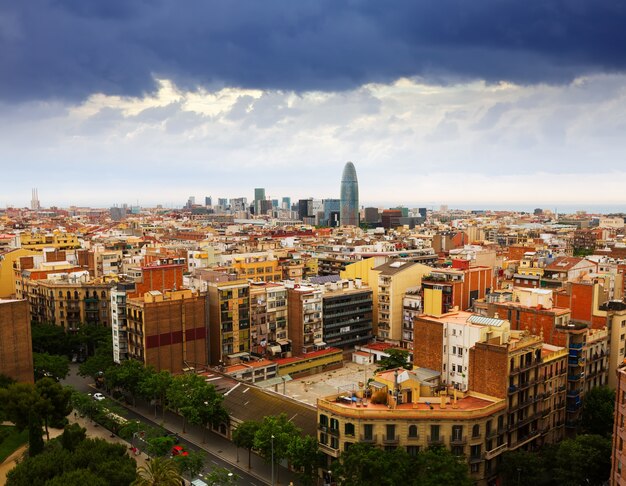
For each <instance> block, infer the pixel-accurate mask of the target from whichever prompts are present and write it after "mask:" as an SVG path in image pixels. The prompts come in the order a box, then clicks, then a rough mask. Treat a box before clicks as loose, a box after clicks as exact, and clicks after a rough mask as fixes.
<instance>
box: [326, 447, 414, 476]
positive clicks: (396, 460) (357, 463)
mask: <svg viewBox="0 0 626 486" xmlns="http://www.w3.org/2000/svg"><path fill="white" fill-rule="evenodd" d="M409 465H410V457H409V455H408V454H407V453H406V452H405V451H404V449H396V450H394V451H384V450H382V449H379V448H377V447H373V446H372V445H369V444H360V443H356V444H353V445H351V446H350V448H349V449H348V450H347V451H344V452H342V453H341V455H340V460H339V461H338V462H335V463H334V464H333V465H332V467H331V473H332V477H333V478H335V479H338V478H341V484H342V485H345V486H357V485H363V486H376V485H384V486H394V485H396V484H411V483H412V481H413V478H414V476H415V475H414V474H410V473H409V472H408V470H409Z"/></svg>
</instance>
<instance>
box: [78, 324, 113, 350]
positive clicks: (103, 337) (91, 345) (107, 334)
mask: <svg viewBox="0 0 626 486" xmlns="http://www.w3.org/2000/svg"><path fill="white" fill-rule="evenodd" d="M111 339H112V336H111V329H110V328H108V327H105V326H96V325H93V324H84V325H82V326H80V328H79V330H78V333H77V334H76V340H77V341H78V343H79V344H82V345H83V346H84V347H85V349H86V350H87V355H88V356H91V355H93V354H94V353H95V350H96V349H97V348H99V347H100V346H103V345H104V346H106V345H107V344H108V342H109V341H111Z"/></svg>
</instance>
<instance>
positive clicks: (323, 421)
mask: <svg viewBox="0 0 626 486" xmlns="http://www.w3.org/2000/svg"><path fill="white" fill-rule="evenodd" d="M320 427H322V428H324V427H328V415H320Z"/></svg>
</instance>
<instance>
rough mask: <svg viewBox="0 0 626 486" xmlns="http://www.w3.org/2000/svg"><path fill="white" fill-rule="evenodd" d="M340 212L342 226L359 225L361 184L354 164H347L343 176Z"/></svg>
mask: <svg viewBox="0 0 626 486" xmlns="http://www.w3.org/2000/svg"><path fill="white" fill-rule="evenodd" d="M339 212H340V215H339V223H340V224H341V226H358V225H359V182H358V180H357V178H356V169H355V168H354V164H353V163H352V162H348V163H346V165H345V167H344V168H343V174H342V175H341V202H340V208H339Z"/></svg>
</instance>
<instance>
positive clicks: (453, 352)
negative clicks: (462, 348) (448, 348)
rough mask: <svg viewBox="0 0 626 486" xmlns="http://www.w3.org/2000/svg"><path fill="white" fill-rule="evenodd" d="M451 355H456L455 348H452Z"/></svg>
mask: <svg viewBox="0 0 626 486" xmlns="http://www.w3.org/2000/svg"><path fill="white" fill-rule="evenodd" d="M452 354H456V346H452Z"/></svg>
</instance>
